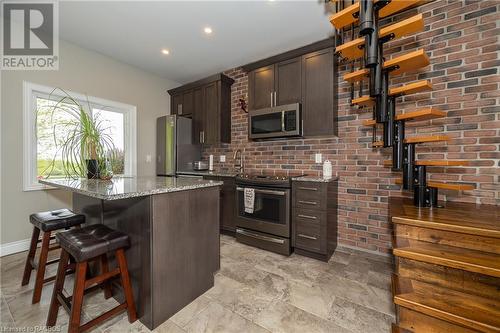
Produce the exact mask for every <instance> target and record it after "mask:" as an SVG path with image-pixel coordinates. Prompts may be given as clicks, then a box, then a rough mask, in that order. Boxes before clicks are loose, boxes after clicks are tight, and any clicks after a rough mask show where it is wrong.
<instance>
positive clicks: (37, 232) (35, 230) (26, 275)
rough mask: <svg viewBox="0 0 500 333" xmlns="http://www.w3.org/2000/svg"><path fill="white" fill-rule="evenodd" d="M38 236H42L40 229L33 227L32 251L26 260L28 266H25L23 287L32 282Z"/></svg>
mask: <svg viewBox="0 0 500 333" xmlns="http://www.w3.org/2000/svg"><path fill="white" fill-rule="evenodd" d="M38 236H40V229H38V228H37V227H33V232H32V233H31V242H30V250H29V252H28V258H26V264H25V265H24V273H23V281H22V282H21V285H22V286H25V285H27V284H28V283H29V282H30V277H31V271H32V270H33V266H32V265H31V261H32V260H33V258H35V253H36V246H37V245H38Z"/></svg>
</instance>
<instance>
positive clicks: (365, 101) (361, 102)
mask: <svg viewBox="0 0 500 333" xmlns="http://www.w3.org/2000/svg"><path fill="white" fill-rule="evenodd" d="M351 104H353V105H358V106H373V105H375V100H374V99H373V98H371V97H370V96H361V97H358V98H355V99H353V100H352V101H351Z"/></svg>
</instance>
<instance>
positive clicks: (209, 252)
mask: <svg viewBox="0 0 500 333" xmlns="http://www.w3.org/2000/svg"><path fill="white" fill-rule="evenodd" d="M40 183H43V184H45V185H49V186H52V187H57V188H61V189H64V190H68V191H71V192H72V193H73V210H74V211H75V212H76V213H81V214H84V215H85V217H86V224H87V225H89V224H95V223H102V224H105V225H106V226H108V227H110V228H113V229H116V230H120V231H122V232H125V233H127V234H128V235H129V237H130V241H131V246H130V248H129V249H127V250H126V256H127V261H128V265H129V272H130V276H131V280H132V287H133V291H134V298H135V301H136V306H137V308H138V309H137V310H138V317H139V319H140V321H141V322H142V323H143V324H145V325H146V326H147V327H148V328H149V329H151V330H152V329H154V328H156V327H158V326H159V325H160V324H162V323H163V322H165V321H166V320H167V319H168V318H170V317H171V316H172V315H174V314H175V313H176V312H178V311H179V310H180V309H182V308H183V307H184V306H186V305H187V304H189V303H190V302H191V301H193V300H194V299H195V298H197V297H198V296H200V295H201V294H203V293H204V292H205V291H207V290H208V289H210V288H211V287H212V286H213V284H214V273H215V272H216V271H217V270H218V269H219V267H220V260H219V214H220V212H219V190H220V186H221V185H222V184H223V183H222V182H218V181H210V180H203V179H197V178H183V177H178V178H176V177H115V178H113V179H111V180H94V179H45V180H40ZM110 260H111V261H112V262H113V258H110ZM114 296H115V298H117V299H118V300H119V301H122V294H121V288H114Z"/></svg>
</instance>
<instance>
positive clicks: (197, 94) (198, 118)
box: [193, 87, 205, 143]
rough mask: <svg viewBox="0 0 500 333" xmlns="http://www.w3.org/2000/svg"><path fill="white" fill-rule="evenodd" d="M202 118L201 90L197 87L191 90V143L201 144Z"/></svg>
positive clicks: (203, 112)
mask: <svg viewBox="0 0 500 333" xmlns="http://www.w3.org/2000/svg"><path fill="white" fill-rule="evenodd" d="M204 118H205V111H204V110H203V88H202V87H199V88H196V89H193V143H201V131H202V130H203V123H204Z"/></svg>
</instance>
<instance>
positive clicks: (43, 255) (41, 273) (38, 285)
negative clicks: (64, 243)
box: [31, 231, 50, 304]
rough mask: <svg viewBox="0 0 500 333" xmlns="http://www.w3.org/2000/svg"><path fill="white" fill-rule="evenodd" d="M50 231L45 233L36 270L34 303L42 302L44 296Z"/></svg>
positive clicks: (32, 301)
mask: <svg viewBox="0 0 500 333" xmlns="http://www.w3.org/2000/svg"><path fill="white" fill-rule="evenodd" d="M49 244H50V231H48V232H44V233H43V238H42V248H41V250H40V259H39V261H38V269H37V271H36V281H35V289H34V290H33V299H32V300H31V303H32V304H35V303H38V302H40V297H41V296H42V288H43V280H44V278H45V265H46V264H47V255H48V253H49Z"/></svg>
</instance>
